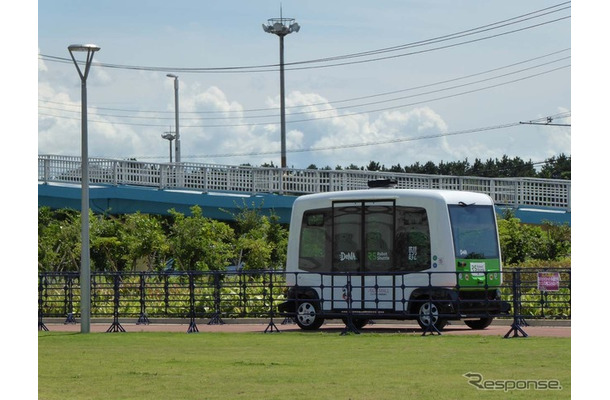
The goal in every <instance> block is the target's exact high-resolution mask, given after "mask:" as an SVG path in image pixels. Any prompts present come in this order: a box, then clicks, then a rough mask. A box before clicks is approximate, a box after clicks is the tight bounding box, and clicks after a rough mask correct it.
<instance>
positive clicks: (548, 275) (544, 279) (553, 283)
mask: <svg viewBox="0 0 610 400" xmlns="http://www.w3.org/2000/svg"><path fill="white" fill-rule="evenodd" d="M559 281H560V276H559V272H538V290H540V291H545V292H557V291H559Z"/></svg>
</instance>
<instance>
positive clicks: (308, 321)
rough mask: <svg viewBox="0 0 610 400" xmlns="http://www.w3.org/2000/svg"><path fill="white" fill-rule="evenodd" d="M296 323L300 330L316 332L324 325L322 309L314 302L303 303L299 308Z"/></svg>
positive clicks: (306, 301)
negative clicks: (321, 314)
mask: <svg viewBox="0 0 610 400" xmlns="http://www.w3.org/2000/svg"><path fill="white" fill-rule="evenodd" d="M295 321H296V323H297V325H298V326H299V328H301V329H304V330H306V331H315V330H316V329H318V328H320V327H321V326H322V324H323V323H324V318H322V317H321V316H320V309H319V307H318V305H317V304H315V303H314V302H312V301H309V300H304V301H301V302H300V303H299V304H298V306H297V315H296V318H295Z"/></svg>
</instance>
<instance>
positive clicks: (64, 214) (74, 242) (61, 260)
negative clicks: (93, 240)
mask: <svg viewBox="0 0 610 400" xmlns="http://www.w3.org/2000/svg"><path fill="white" fill-rule="evenodd" d="M38 218H39V219H38V269H39V270H43V271H44V270H46V271H78V269H79V267H80V252H81V246H80V236H81V224H80V215H79V213H78V212H76V211H74V210H59V211H55V212H54V211H51V210H50V209H49V208H46V207H41V208H39V209H38Z"/></svg>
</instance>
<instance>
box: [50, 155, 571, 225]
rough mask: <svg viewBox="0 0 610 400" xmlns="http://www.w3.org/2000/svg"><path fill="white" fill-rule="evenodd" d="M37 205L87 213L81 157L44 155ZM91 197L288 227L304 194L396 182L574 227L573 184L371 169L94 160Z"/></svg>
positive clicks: (115, 207)
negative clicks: (253, 214)
mask: <svg viewBox="0 0 610 400" xmlns="http://www.w3.org/2000/svg"><path fill="white" fill-rule="evenodd" d="M38 171H39V175H38V206H39V207H43V206H47V207H50V208H52V209H60V208H71V209H75V210H80V208H81V185H80V176H81V173H80V158H78V157H66V156H39V158H38ZM89 176H90V185H89V198H90V208H91V210H92V211H93V212H94V213H100V214H101V213H107V214H116V215H120V214H130V213H135V212H141V213H145V214H158V215H167V214H169V210H170V209H174V210H176V211H178V212H181V213H183V214H185V215H189V214H190V212H191V207H193V206H194V205H197V206H199V207H201V209H202V211H203V215H204V216H206V217H208V218H212V219H216V220H221V221H231V220H233V215H235V214H238V213H239V212H240V210H241V209H243V208H245V207H247V208H249V209H253V208H256V209H259V210H260V211H261V213H262V214H264V215H270V214H275V215H277V216H278V217H279V219H280V222H281V223H285V224H288V223H289V222H290V213H291V210H292V204H293V202H294V200H295V199H296V198H297V197H298V196H299V195H302V194H306V193H318V192H328V191H340V190H354V189H362V188H366V187H367V182H368V181H369V180H373V179H393V180H395V181H396V182H397V185H396V187H398V188H431V189H448V190H469V191H478V192H483V193H487V194H489V195H490V196H491V197H492V198H493V199H494V202H495V203H496V208H497V212H498V213H499V214H502V213H503V212H504V211H505V210H507V209H509V210H510V211H511V212H512V213H513V214H514V215H515V216H516V217H517V218H520V219H521V221H522V222H525V223H530V224H541V223H543V222H544V221H549V222H553V223H558V224H568V225H570V224H571V208H570V190H571V183H570V181H565V180H552V179H532V178H481V177H455V176H437V175H417V174H400V173H387V172H371V171H326V170H296V169H279V168H255V167H245V166H239V167H237V166H223V165H208V164H194V163H193V164H184V163H181V164H180V165H176V164H151V163H146V162H137V161H131V160H130V161H125V160H108V159H90V161H89Z"/></svg>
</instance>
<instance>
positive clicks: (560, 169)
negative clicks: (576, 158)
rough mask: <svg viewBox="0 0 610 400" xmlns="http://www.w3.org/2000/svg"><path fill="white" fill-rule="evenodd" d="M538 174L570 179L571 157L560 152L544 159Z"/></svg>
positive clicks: (550, 177) (543, 176)
mask: <svg viewBox="0 0 610 400" xmlns="http://www.w3.org/2000/svg"><path fill="white" fill-rule="evenodd" d="M538 176H539V177H541V178H549V179H571V177H572V157H570V156H566V155H565V154H563V153H561V154H560V155H558V156H557V157H555V156H553V157H551V158H549V159H547V160H546V162H545V164H544V165H543V166H542V168H541V170H540V172H539V173H538Z"/></svg>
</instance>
